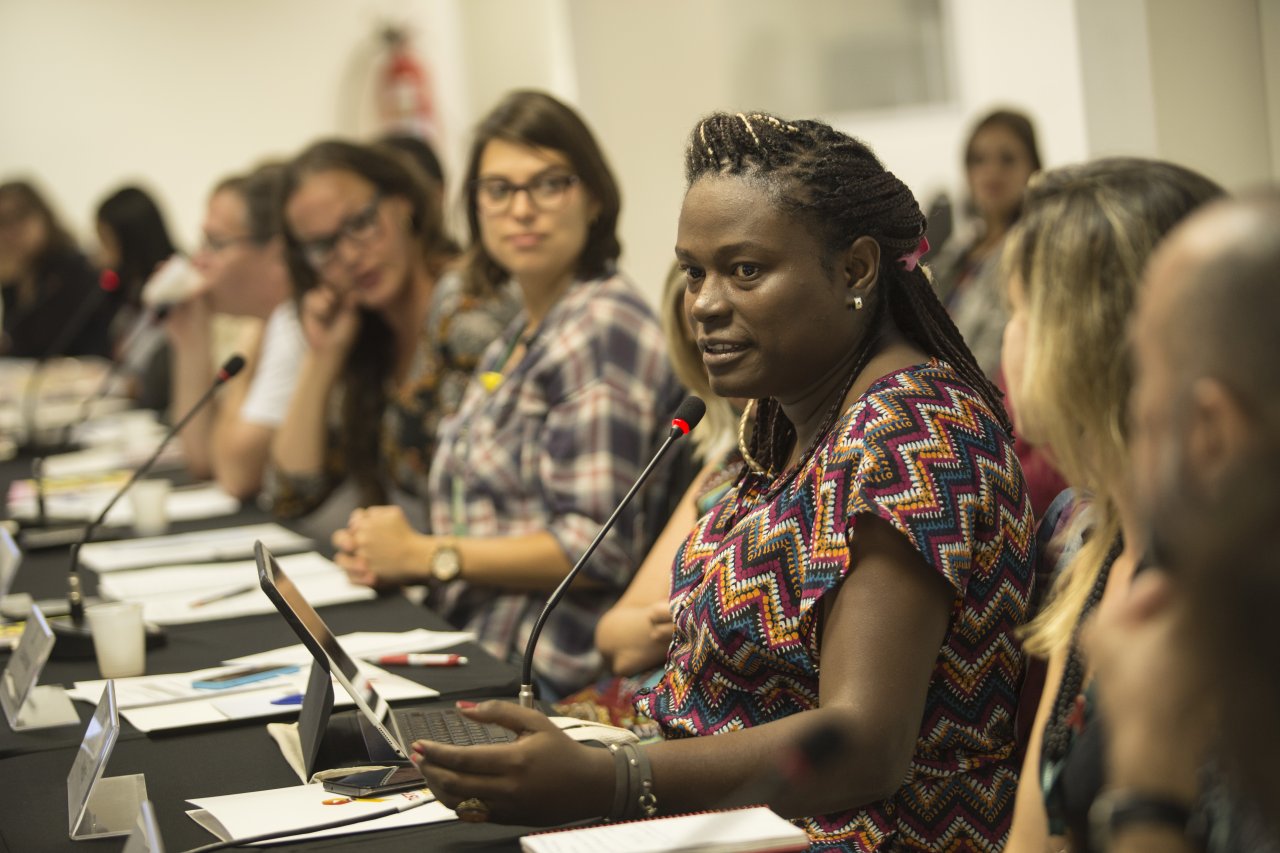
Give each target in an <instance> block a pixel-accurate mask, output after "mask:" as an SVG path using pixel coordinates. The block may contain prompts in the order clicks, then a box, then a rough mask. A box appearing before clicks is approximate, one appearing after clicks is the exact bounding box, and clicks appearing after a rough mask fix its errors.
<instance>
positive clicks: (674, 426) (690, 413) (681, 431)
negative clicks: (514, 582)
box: [520, 397, 707, 708]
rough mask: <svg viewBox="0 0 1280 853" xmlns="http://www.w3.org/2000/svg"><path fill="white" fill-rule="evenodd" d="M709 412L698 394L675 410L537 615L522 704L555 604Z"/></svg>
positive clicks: (528, 701)
mask: <svg viewBox="0 0 1280 853" xmlns="http://www.w3.org/2000/svg"><path fill="white" fill-rule="evenodd" d="M706 413H707V404H706V403H704V402H702V400H700V399H699V398H697V397H685V398H684V401H683V402H682V403H681V404H680V406H679V408H677V409H676V413H675V415H674V416H673V417H672V418H671V432H670V433H668V435H667V440H666V441H664V442H662V446H661V447H659V448H658V452H657V453H655V454H653V458H652V459H650V460H649V464H648V465H647V466H645V469H644V470H643V471H641V472H640V476H639V477H637V478H636V481H635V483H634V484H633V485H632V486H631V490H630V491H629V492H627V494H626V495H625V496H624V497H623V498H622V502H621V503H619V504H618V507H617V509H615V510H614V511H613V514H612V515H610V516H609V518H608V519H607V520H606V521H605V523H604V525H603V526H602V527H601V528H600V532H599V533H597V534H596V538H595V539H592V540H591V544H590V545H588V546H587V550H586V551H583V552H582V556H581V557H579V558H578V562H576V563H574V564H573V568H572V569H570V570H569V573H568V574H567V575H565V576H564V580H562V581H560V585H559V586H557V587H556V588H555V591H554V592H552V593H551V597H550V598H548V599H547V603H546V606H544V607H543V608H542V612H541V613H539V614H538V621H537V622H535V623H534V624H533V631H532V632H531V633H530V634H529V643H528V645H526V646H525V649H524V668H523V669H522V671H521V677H520V705H521V706H522V707H525V708H532V707H533V700H534V695H533V650H534V649H535V648H536V647H537V645H538V636H539V635H540V634H541V633H542V626H543V625H545V624H546V621H547V617H548V616H550V615H551V611H552V610H554V609H555V606H556V605H557V604H559V603H560V599H562V598H564V596H565V593H567V592H568V591H569V587H570V586H571V585H572V584H573V579H574V578H576V577H577V576H578V572H580V571H582V567H583V566H585V565H586V564H587V561H588V560H590V559H591V555H592V554H594V553H595V550H596V547H597V546H599V544H600V543H601V541H603V540H604V537H605V534H607V533H608V532H609V531H610V530H612V529H613V525H614V523H615V522H616V521H617V520H618V516H619V515H621V514H622V511H623V510H624V509H626V508H627V505H628V504H630V503H631V499H632V498H634V497H635V496H636V492H638V491H640V487H641V486H643V485H644V483H645V480H648V479H649V475H650V474H651V473H653V469H654V468H656V467H657V466H658V463H659V462H660V461H662V457H663V456H665V455H666V453H667V451H668V450H670V449H671V445H672V444H674V443H675V442H676V441H678V440H679V439H681V438H683V437H685V436H686V435H688V434H689V433H690V431H692V430H693V428H694V427H696V426H697V425H698V422H699V421H701V420H702V416H703V415H705V414H706Z"/></svg>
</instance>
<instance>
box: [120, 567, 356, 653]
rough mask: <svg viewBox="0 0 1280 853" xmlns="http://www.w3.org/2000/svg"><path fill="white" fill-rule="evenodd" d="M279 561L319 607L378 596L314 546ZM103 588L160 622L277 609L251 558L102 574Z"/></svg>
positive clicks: (303, 591) (235, 615)
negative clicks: (136, 604)
mask: <svg viewBox="0 0 1280 853" xmlns="http://www.w3.org/2000/svg"><path fill="white" fill-rule="evenodd" d="M280 564H281V565H282V566H283V567H284V568H285V569H286V570H287V571H288V572H289V577H290V578H291V579H292V580H293V582H294V583H295V584H296V585H297V587H298V591H299V592H301V593H302V595H303V596H305V597H306V599H307V601H309V602H311V604H312V606H314V607H324V606H326V605H330V604H343V603H346V602H350V601H367V600H368V599H371V598H376V597H377V593H376V592H374V591H373V590H372V589H370V588H369V587H366V586H357V585H355V584H353V583H351V582H350V581H349V580H347V575H346V572H344V571H342V569H340V568H338V565H337V564H336V563H334V562H333V561H331V560H329V559H327V558H325V557H323V556H321V555H320V554H317V553H315V552H314V551H311V552H308V553H306V554H291V555H289V556H286V557H281V558H280ZM98 591H99V592H100V593H102V594H103V595H104V596H107V597H109V598H119V599H124V600H128V601H140V602H142V618H143V619H145V620H147V621H148V622H154V623H156V624H157V625H184V624H187V623H190V622H209V621H212V620H215V619H233V618H236V617H238V616H252V615H256V614H259V613H274V612H276V607H275V605H274V604H272V603H271V599H269V598H267V595H266V593H264V592H263V591H262V589H261V587H260V586H259V585H258V570H257V566H256V564H255V563H254V562H253V561H252V560H241V561H238V562H231V563H206V564H191V565H185V566H162V567H158V568H153V569H137V570H135V571H131V572H115V573H113V574H109V575H105V576H103V578H102V580H101V582H100V583H99V584H98ZM223 596H226V597H223ZM308 660H309V658H308Z"/></svg>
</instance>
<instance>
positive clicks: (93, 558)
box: [80, 524, 312, 572]
mask: <svg viewBox="0 0 1280 853" xmlns="http://www.w3.org/2000/svg"><path fill="white" fill-rule="evenodd" d="M258 539H261V540H262V543H263V544H264V545H266V546H267V548H269V549H271V551H272V552H273V553H275V554H285V553H289V552H292V551H302V550H305V549H307V548H309V547H311V545H312V541H311V540H310V539H308V538H307V537H305V536H302V535H299V534H297V533H294V532H293V531H292V530H287V529H285V528H283V527H281V526H280V525H278V524H248V525H243V526H241V527H223V528H219V529H217V530H200V531H196V532H194V533H177V534H173V535H170V536H151V537H148V538H145V539H123V540H120V541H117V542H94V543H91V544H89V545H86V546H84V547H83V548H81V549H80V564H81V565H82V566H84V567H85V568H88V569H93V570H94V571H95V572H117V571H122V570H124V569H142V568H146V567H148V566H172V565H178V564H182V563H207V562H212V561H217V560H243V559H245V558H248V557H252V556H253V543H254V541H255V540H258Z"/></svg>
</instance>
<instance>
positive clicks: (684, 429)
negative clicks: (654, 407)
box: [671, 394, 707, 438]
mask: <svg viewBox="0 0 1280 853" xmlns="http://www.w3.org/2000/svg"><path fill="white" fill-rule="evenodd" d="M706 413H707V404H706V403H704V402H702V399H701V398H700V397H695V396H693V395H692V394H691V395H689V396H688V397H685V398H684V401H683V402H682V403H681V404H680V407H679V408H677V409H676V413H675V415H674V416H673V417H672V418H671V435H672V437H673V438H680V437H681V436H685V435H688V434H689V432H690V431H691V430H692V429H693V428H694V427H696V426H697V425H698V423H699V422H700V421H701V420H702V416H703V415H705V414H706Z"/></svg>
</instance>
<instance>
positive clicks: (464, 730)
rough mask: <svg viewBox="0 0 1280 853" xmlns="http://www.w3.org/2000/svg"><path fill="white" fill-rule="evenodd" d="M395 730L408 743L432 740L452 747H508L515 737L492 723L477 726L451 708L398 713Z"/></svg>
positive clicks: (507, 730) (473, 721) (412, 710)
mask: <svg viewBox="0 0 1280 853" xmlns="http://www.w3.org/2000/svg"><path fill="white" fill-rule="evenodd" d="M396 726H397V727H398V728H399V729H400V733H401V735H402V736H404V737H405V738H406V740H408V741H409V742H410V743H412V742H413V741H415V740H434V741H437V742H439V743H447V744H452V745H453V746H474V745H477V744H486V743H510V742H511V741H513V740H515V739H516V733H515V732H513V731H511V730H510V729H504V728H503V727H502V726H498V725H494V724H493V723H477V722H476V721H475V720H469V719H467V718H466V717H464V716H462V714H461V713H459V712H458V711H457V710H455V709H453V708H439V709H432V710H422V709H418V708H407V709H404V710H398V711H396Z"/></svg>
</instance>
